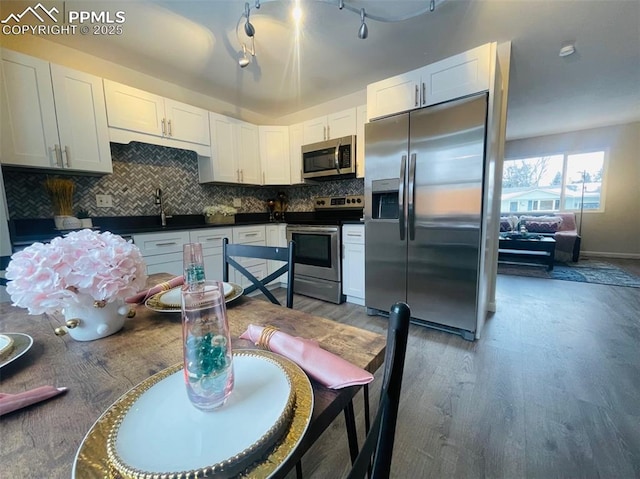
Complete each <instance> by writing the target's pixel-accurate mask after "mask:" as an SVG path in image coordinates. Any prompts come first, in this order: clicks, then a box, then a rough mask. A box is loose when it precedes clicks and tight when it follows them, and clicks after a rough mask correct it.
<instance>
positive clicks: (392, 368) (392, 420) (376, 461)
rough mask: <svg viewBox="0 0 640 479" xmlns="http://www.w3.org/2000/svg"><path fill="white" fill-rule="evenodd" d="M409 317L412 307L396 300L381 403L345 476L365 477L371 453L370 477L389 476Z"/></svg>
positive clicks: (391, 322)
mask: <svg viewBox="0 0 640 479" xmlns="http://www.w3.org/2000/svg"><path fill="white" fill-rule="evenodd" d="M410 318H411V310H410V309H409V306H407V304H406V303H402V302H398V303H396V304H394V305H393V306H392V307H391V311H390V314H389V329H388V331H387V352H386V355H385V360H384V364H385V367H384V378H383V380H382V391H381V394H380V404H379V405H378V412H377V413H376V417H375V419H374V421H373V424H372V426H371V429H370V430H369V433H368V434H367V437H366V439H365V441H364V444H363V446H362V449H361V450H360V453H359V454H358V457H357V459H356V461H355V462H354V464H353V468H352V469H351V472H350V473H349V475H348V476H347V477H348V479H361V478H364V477H365V476H366V474H367V471H368V470H369V468H370V464H371V458H372V457H373V467H372V469H371V475H370V477H371V478H372V479H383V478H384V479H386V478H388V477H389V473H390V470H391V456H392V454H393V443H394V440H395V432H396V420H397V417H398V407H399V404H400V389H401V386H402V373H403V371H404V358H405V355H406V351H407V337H408V335H409V321H410Z"/></svg>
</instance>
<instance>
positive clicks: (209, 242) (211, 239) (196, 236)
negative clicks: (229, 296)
mask: <svg viewBox="0 0 640 479" xmlns="http://www.w3.org/2000/svg"><path fill="white" fill-rule="evenodd" d="M224 238H229V241H231V240H232V238H233V229H232V228H208V229H198V230H191V231H189V241H190V242H191V243H201V244H202V256H203V257H204V277H205V278H207V279H214V280H219V281H222V268H223V265H224V259H223V256H222V240H223V239H224Z"/></svg>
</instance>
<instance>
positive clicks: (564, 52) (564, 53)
mask: <svg viewBox="0 0 640 479" xmlns="http://www.w3.org/2000/svg"><path fill="white" fill-rule="evenodd" d="M575 52H576V47H574V46H573V45H571V44H569V45H565V46H563V47H562V48H561V49H560V53H559V55H560V56H561V57H568V56H569V55H573V54H574V53H575Z"/></svg>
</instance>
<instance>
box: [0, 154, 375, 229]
mask: <svg viewBox="0 0 640 479" xmlns="http://www.w3.org/2000/svg"><path fill="white" fill-rule="evenodd" d="M111 155H112V159H113V174H111V175H105V176H100V177H96V176H78V175H75V176H65V177H67V178H72V179H73V180H74V181H75V182H76V194H75V206H76V212H77V211H78V210H80V209H83V210H88V211H89V213H90V215H91V216H141V215H155V214H158V213H159V210H158V207H157V206H156V205H155V204H154V192H155V189H156V188H162V190H163V194H164V199H165V207H166V209H167V213H168V214H200V213H201V212H202V208H203V207H204V206H207V205H211V204H226V205H232V202H233V198H241V199H242V207H241V208H239V212H240V213H259V212H266V211H267V208H266V200H268V199H269V198H275V196H276V193H277V192H278V191H285V192H286V194H287V195H288V197H289V200H290V201H289V211H313V203H312V201H311V199H312V198H313V197H315V196H329V195H344V194H363V189H364V183H363V180H362V179H350V180H339V181H331V182H326V183H321V184H317V185H312V186H307V185H302V186H283V187H276V186H265V187H261V186H235V185H210V184H199V183H198V159H197V156H196V154H195V153H194V152H192V151H186V150H178V149H175V148H166V147H162V146H156V145H148V144H144V143H130V144H128V145H121V144H116V143H111ZM3 172H4V181H5V187H6V195H7V205H8V209H9V217H10V218H12V219H16V218H50V217H52V215H53V210H52V208H51V202H50V200H49V197H48V196H47V194H46V192H45V190H44V188H43V186H42V183H43V181H44V180H45V178H46V177H47V175H46V174H45V173H42V172H35V171H30V170H21V171H16V170H11V169H3ZM53 173H55V172H53ZM96 194H109V195H112V197H113V207H112V208H97V207H96V200H95V195H96Z"/></svg>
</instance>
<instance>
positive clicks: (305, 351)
mask: <svg viewBox="0 0 640 479" xmlns="http://www.w3.org/2000/svg"><path fill="white" fill-rule="evenodd" d="M263 329H264V328H263V327H262V326H256V325H253V324H250V325H249V327H248V328H247V330H246V331H245V332H244V333H242V335H240V338H242V339H249V340H251V341H253V342H254V343H255V344H256V345H258V346H261V344H260V343H261V336H262V331H263ZM268 347H269V349H270V350H271V351H273V352H274V353H278V354H282V355H283V356H284V357H286V358H289V359H291V360H292V361H293V362H295V363H296V364H297V365H298V366H300V367H301V368H302V369H304V371H305V372H306V373H307V374H308V375H309V376H311V377H312V378H313V379H315V380H316V381H318V382H320V383H321V384H323V385H324V386H326V387H328V388H330V389H341V388H345V387H347V386H354V385H357V384H368V383H370V382H371V381H373V375H372V374H371V373H369V372H367V371H365V370H364V369H361V368H359V367H357V366H354V365H353V364H351V363H350V362H349V361H345V360H344V359H342V358H341V357H339V356H336V355H335V354H333V353H330V352H329V351H325V350H324V349H322V348H321V347H320V346H318V343H317V342H315V341H311V340H308V339H303V338H299V337H294V336H291V335H289V334H287V333H283V332H281V331H276V332H274V333H273V334H271V335H270V337H269V339H268Z"/></svg>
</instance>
